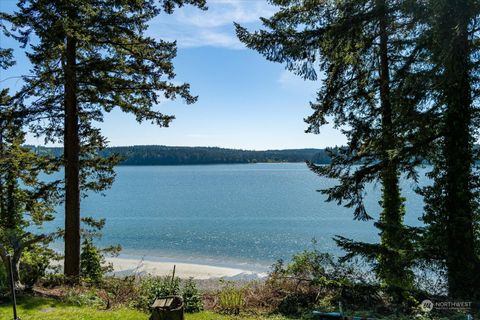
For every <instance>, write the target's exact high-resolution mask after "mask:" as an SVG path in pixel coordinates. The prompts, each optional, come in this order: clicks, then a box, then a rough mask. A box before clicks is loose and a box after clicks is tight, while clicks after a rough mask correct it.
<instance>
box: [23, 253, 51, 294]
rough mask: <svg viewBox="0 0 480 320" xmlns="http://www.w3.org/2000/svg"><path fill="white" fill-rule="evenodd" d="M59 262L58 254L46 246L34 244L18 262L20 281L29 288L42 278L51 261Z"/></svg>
mask: <svg viewBox="0 0 480 320" xmlns="http://www.w3.org/2000/svg"><path fill="white" fill-rule="evenodd" d="M54 260H59V256H58V254H56V253H55V251H53V250H52V249H50V248H48V246H46V245H42V244H35V245H33V246H32V247H30V248H29V249H28V250H26V251H25V252H24V253H23V255H22V258H21V260H20V280H21V282H22V283H23V284H24V285H25V286H27V287H29V288H31V287H33V285H34V284H36V283H37V282H38V281H39V280H40V279H41V278H43V277H44V276H45V275H46V274H47V271H48V269H49V268H50V266H51V263H52V261H54Z"/></svg>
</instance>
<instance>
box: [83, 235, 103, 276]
mask: <svg viewBox="0 0 480 320" xmlns="http://www.w3.org/2000/svg"><path fill="white" fill-rule="evenodd" d="M80 266H81V270H80V274H81V276H82V277H83V278H84V279H85V280H87V281H91V282H93V283H100V282H101V281H102V278H103V269H102V256H101V255H100V252H99V251H98V249H97V247H95V246H94V245H93V242H92V240H91V239H85V240H84V241H83V243H82V253H81V255H80Z"/></svg>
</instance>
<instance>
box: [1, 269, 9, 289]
mask: <svg viewBox="0 0 480 320" xmlns="http://www.w3.org/2000/svg"><path fill="white" fill-rule="evenodd" d="M6 290H8V273H7V269H6V268H5V265H4V264H3V263H2V262H0V291H6Z"/></svg>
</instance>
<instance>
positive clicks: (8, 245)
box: [0, 49, 58, 287]
mask: <svg viewBox="0 0 480 320" xmlns="http://www.w3.org/2000/svg"><path fill="white" fill-rule="evenodd" d="M12 61H13V60H12V59H11V51H10V50H5V49H0V67H1V68H3V69H4V68H6V67H8V66H10V65H12V64H13V62H12ZM15 110H16V109H15V106H14V105H13V103H12V97H10V96H9V95H8V90H7V89H3V90H1V91H0V258H1V259H2V262H3V263H4V265H5V267H6V268H8V264H7V263H8V262H7V255H10V256H11V258H12V265H13V270H12V274H13V279H14V282H15V283H16V285H17V287H21V286H22V285H21V283H20V273H19V266H20V259H21V257H22V254H23V253H24V252H25V250H27V249H29V248H30V247H31V246H33V245H36V244H38V243H40V242H48V241H49V240H50V238H51V237H50V235H47V234H36V233H35V232H34V231H38V230H37V229H38V227H41V226H42V224H43V223H44V222H46V221H50V220H52V219H53V215H52V213H53V210H54V206H55V204H56V203H57V182H56V181H53V182H43V181H41V180H40V179H39V174H40V173H51V172H53V171H54V170H56V169H57V167H58V166H57V165H56V163H55V162H52V161H51V159H50V157H48V156H39V155H37V154H36V153H35V152H34V151H33V150H31V149H30V148H25V147H23V146H22V145H23V143H24V135H25V134H24V132H23V128H22V124H23V122H22V119H18V118H15V115H16V114H17V113H16V112H15Z"/></svg>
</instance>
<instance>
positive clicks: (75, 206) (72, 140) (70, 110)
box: [64, 36, 80, 282]
mask: <svg viewBox="0 0 480 320" xmlns="http://www.w3.org/2000/svg"><path fill="white" fill-rule="evenodd" d="M76 45H77V41H76V39H75V38H73V37H70V36H68V37H67V39H66V46H67V49H66V64H65V101H64V106H65V133H64V161H65V261H64V273H65V276H66V277H67V278H68V279H69V280H70V281H72V282H76V281H78V278H79V276H80V178H79V175H80V173H79V171H80V165H79V162H80V161H79V154H80V139H79V115H78V104H77V92H76V91H77V81H76V66H75V65H76V50H77V49H76Z"/></svg>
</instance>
